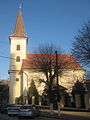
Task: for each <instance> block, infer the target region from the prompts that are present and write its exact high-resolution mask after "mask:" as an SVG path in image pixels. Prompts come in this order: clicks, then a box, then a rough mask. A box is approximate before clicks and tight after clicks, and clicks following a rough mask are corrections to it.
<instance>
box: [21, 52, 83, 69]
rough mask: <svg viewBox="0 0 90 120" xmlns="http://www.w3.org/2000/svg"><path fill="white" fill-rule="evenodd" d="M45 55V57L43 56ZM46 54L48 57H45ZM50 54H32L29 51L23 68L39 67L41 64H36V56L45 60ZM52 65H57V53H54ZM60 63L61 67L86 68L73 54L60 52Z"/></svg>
mask: <svg viewBox="0 0 90 120" xmlns="http://www.w3.org/2000/svg"><path fill="white" fill-rule="evenodd" d="M43 55H44V57H43ZM41 56H42V58H41ZM45 56H46V58H45ZM49 56H50V55H49V54H32V53H28V54H27V56H26V57H27V58H26V59H24V60H23V69H39V65H38V64H35V60H34V58H35V57H37V59H40V58H41V59H42V62H44V59H48V58H49ZM51 58H52V66H55V64H56V55H55V54H52V57H51ZM58 63H59V64H60V68H61V69H76V70H77V69H78V70H84V69H83V68H82V66H80V64H79V63H78V62H77V61H76V60H75V58H74V57H73V56H72V55H71V54H58Z"/></svg>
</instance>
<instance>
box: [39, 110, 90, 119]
mask: <svg viewBox="0 0 90 120" xmlns="http://www.w3.org/2000/svg"><path fill="white" fill-rule="evenodd" d="M41 116H42V117H48V118H56V119H59V120H76V119H78V120H90V112H84V111H83V112H78V111H63V110H61V116H60V117H59V116H58V111H57V110H54V113H53V115H51V114H50V110H41Z"/></svg>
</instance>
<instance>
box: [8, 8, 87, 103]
mask: <svg viewBox="0 0 90 120" xmlns="http://www.w3.org/2000/svg"><path fill="white" fill-rule="evenodd" d="M9 44H10V67H9V71H8V73H9V103H11V104H14V103H16V101H17V99H18V98H20V96H24V98H25V99H26V97H27V93H28V88H29V87H30V82H31V80H32V79H33V81H34V82H35V85H36V88H37V90H38V93H39V95H42V93H43V90H44V86H45V84H44V83H41V84H39V83H38V80H39V79H40V78H41V79H46V78H45V75H44V74H43V73H42V72H39V71H38V68H37V67H35V66H33V65H32V64H31V63H30V62H29V63H28V61H29V60H30V59H31V58H32V56H33V53H27V47H28V36H26V35H25V32H24V22H23V18H22V11H21V8H19V11H18V16H17V20H16V24H15V28H14V32H13V34H12V35H11V36H9ZM63 56H64V57H69V58H70V59H68V61H69V62H70V61H74V62H73V64H72V65H70V66H69V67H68V66H66V68H64V69H63V73H64V74H65V75H64V76H62V77H59V83H60V85H62V86H63V87H65V88H66V89H67V92H68V93H70V92H71V89H72V86H73V85H74V83H75V82H76V81H77V80H81V81H82V80H83V76H84V73H85V70H84V69H83V68H82V67H81V66H80V64H79V63H78V62H77V61H76V60H75V59H74V57H73V56H72V55H70V54H65V55H63ZM64 57H63V59H64Z"/></svg>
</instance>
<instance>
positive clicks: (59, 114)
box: [58, 102, 61, 116]
mask: <svg viewBox="0 0 90 120" xmlns="http://www.w3.org/2000/svg"><path fill="white" fill-rule="evenodd" d="M58 116H61V110H60V102H58Z"/></svg>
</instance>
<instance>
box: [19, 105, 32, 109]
mask: <svg viewBox="0 0 90 120" xmlns="http://www.w3.org/2000/svg"><path fill="white" fill-rule="evenodd" d="M31 108H32V106H21V107H20V109H31Z"/></svg>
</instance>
